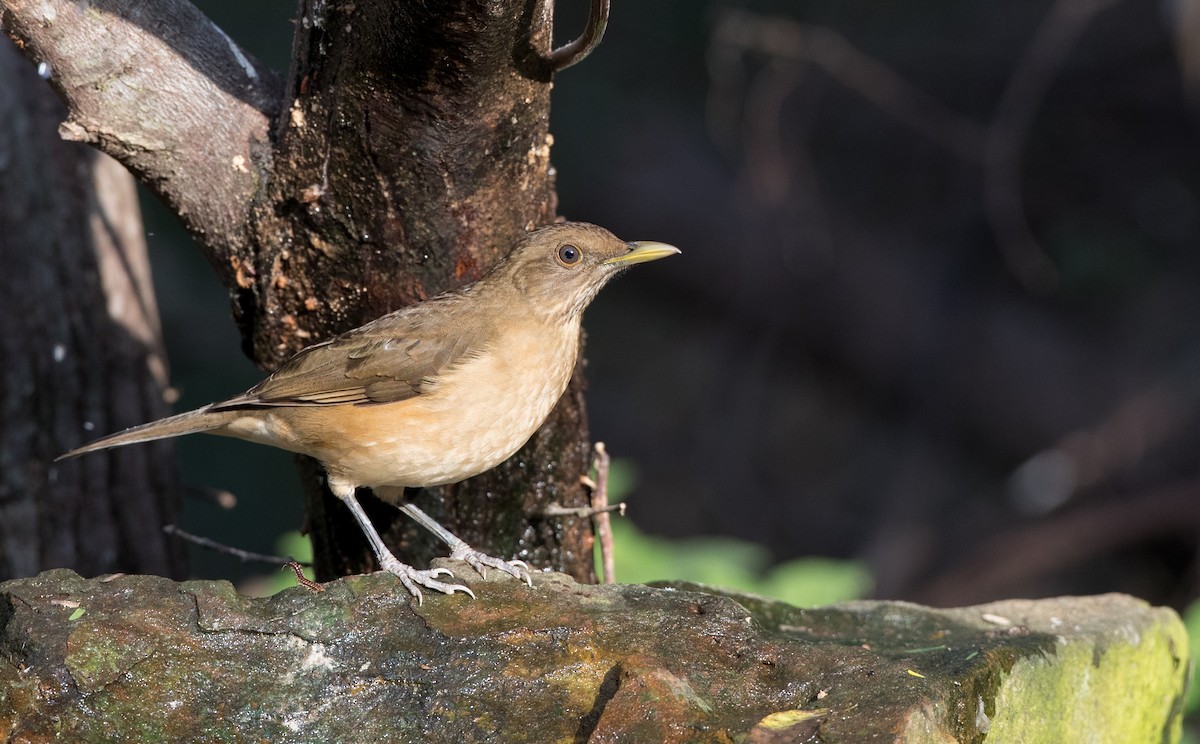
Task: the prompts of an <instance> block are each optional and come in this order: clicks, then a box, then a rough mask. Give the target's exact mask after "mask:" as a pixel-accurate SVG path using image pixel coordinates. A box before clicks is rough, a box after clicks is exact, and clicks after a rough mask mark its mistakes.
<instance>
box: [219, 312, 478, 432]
mask: <svg viewBox="0 0 1200 744" xmlns="http://www.w3.org/2000/svg"><path fill="white" fill-rule="evenodd" d="M460 298H461V295H456V294H450V295H442V296H440V297H437V298H435V299H434V300H430V301H426V302H423V303H421V304H419V305H413V306H411V307H407V308H404V309H402V310H399V311H397V312H395V313H392V314H390V315H385V316H383V317H382V318H379V319H378V320H375V321H372V322H371V323H368V324H367V325H364V326H362V327H361V328H357V329H355V330H353V331H350V332H349V333H346V334H344V335H342V336H339V337H337V338H335V339H332V340H330V341H325V342H323V343H319V344H314V345H312V346H309V347H308V348H306V349H303V350H302V351H300V352H299V353H297V354H296V355H295V356H294V357H292V358H291V359H289V360H288V361H287V362H286V363H285V364H284V365H283V366H282V367H280V368H279V369H278V370H277V371H276V372H275V373H274V374H272V375H271V376H270V377H268V378H267V379H265V380H263V381H262V382H261V383H259V384H258V385H256V386H254V387H253V388H251V389H250V390H247V391H246V392H245V393H243V394H242V395H239V396H237V397H235V398H230V399H229V400H227V401H224V402H222V403H219V404H217V405H216V406H214V408H215V409H218V410H220V409H229V408H243V407H258V406H328V405H347V404H351V405H365V404H371V403H393V402H396V401H401V400H406V399H408V398H412V397H415V396H417V395H420V394H421V392H422V391H423V390H425V389H427V388H428V387H429V384H430V382H432V381H433V380H436V379H437V377H438V376H440V375H441V374H444V373H445V372H446V371H447V370H449V369H453V368H454V367H456V366H457V365H459V364H461V363H462V362H463V361H464V360H465V359H467V358H470V357H471V356H474V355H476V354H478V353H480V352H481V351H482V350H483V348H484V347H485V346H486V339H487V338H488V337H489V335H490V334H489V333H488V328H487V327H486V326H487V324H483V326H484V327H481V324H479V323H465V322H462V321H463V318H462V317H461V315H462V313H461V312H456V311H460V310H461V308H462V307H463V306H464V303H462V302H461V300H460Z"/></svg>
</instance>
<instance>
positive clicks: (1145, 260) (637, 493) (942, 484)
mask: <svg viewBox="0 0 1200 744" xmlns="http://www.w3.org/2000/svg"><path fill="white" fill-rule="evenodd" d="M198 4H199V5H200V6H201V7H202V8H203V9H204V10H205V11H206V12H207V13H208V14H209V15H210V17H212V18H213V20H214V21H215V22H216V23H217V24H218V25H220V26H221V27H222V28H224V29H225V30H226V31H227V32H228V33H229V34H230V35H231V36H232V37H233V38H235V39H236V40H237V41H238V42H240V43H241V44H243V45H244V46H245V47H247V48H248V49H249V50H250V51H252V52H253V53H254V54H256V55H257V56H258V57H260V58H261V59H263V60H265V61H267V62H268V63H270V64H271V65H273V66H274V67H276V68H277V69H280V70H283V69H285V67H286V60H287V57H288V54H289V46H290V41H291V32H292V26H291V22H290V19H291V16H292V14H293V13H294V10H295V2H294V0H270V1H269V2H268V1H266V0H260V2H256V3H249V4H247V3H233V2H225V1H224V0H206V1H202V2H199V3H198ZM558 5H559V8H558V19H557V25H558V38H559V39H560V41H565V40H566V39H569V38H571V37H573V36H575V35H577V34H578V33H579V31H580V30H581V29H582V28H583V24H584V17H585V13H586V6H587V2H586V0H559V1H558ZM1198 96H1200V0H1170V1H1168V2H1160V3H1154V2H1145V1H1138V2H1134V1H1132V0H1129V1H1126V2H1117V1H1114V0H1057V1H1055V0H1021V1H1018V2H1006V3H961V2H937V1H933V0H907V1H906V2H879V0H856V1H854V2H849V1H843V2H834V1H813V2H806V3H799V2H737V1H736V0H730V1H727V2H726V1H723V2H697V1H696V0H654V1H650V0H639V1H638V2H632V1H630V0H614V3H613V9H612V18H611V22H610V24H609V27H608V33H607V35H606V37H605V40H604V43H603V44H602V45H601V46H600V47H599V49H598V50H597V51H596V52H595V53H594V54H593V55H592V56H591V57H590V58H589V59H588V60H586V61H585V62H584V63H582V64H580V65H579V66H577V67H574V68H571V69H569V70H567V71H565V72H563V73H562V74H560V75H559V76H558V78H557V79H556V81H555V90H554V103H553V111H552V119H551V130H552V132H553V134H554V137H555V144H554V148H553V153H552V154H553V160H554V163H555V165H556V167H557V169H558V188H559V195H560V200H561V204H560V212H561V213H562V214H563V215H564V216H566V217H569V218H571V219H581V220H587V221H591V222H597V223H600V224H602V225H605V226H606V227H609V228H610V229H612V230H613V231H614V232H616V233H617V234H618V235H620V236H622V237H624V238H626V239H631V240H632V239H654V240H662V241H666V242H670V243H673V244H675V245H678V246H680V247H681V248H682V249H683V251H684V255H683V256H682V257H681V258H679V259H677V260H673V261H670V262H664V263H663V264H656V265H654V266H652V267H647V268H645V269H640V270H638V271H635V272H630V273H629V274H628V275H627V276H625V277H623V278H622V279H621V280H620V281H619V282H616V283H615V284H614V285H612V286H610V287H609V288H608V289H607V290H605V293H604V295H603V296H602V297H601V298H600V300H599V301H598V302H596V303H595V304H594V305H593V306H592V309H591V310H590V311H589V314H588V317H587V319H586V323H585V325H586V326H587V329H588V336H587V356H588V364H589V366H588V374H589V379H590V383H589V407H590V413H591V421H592V432H593V438H594V439H597V440H602V441H604V442H606V443H607V445H608V450H609V451H610V453H612V454H613V456H614V457H615V458H617V463H616V466H615V472H614V477H615V480H616V484H615V486H616V490H618V491H619V492H620V494H621V495H622V497H623V498H625V499H626V500H627V501H628V505H629V517H628V519H627V520H618V521H619V522H620V525H619V527H620V529H621V530H622V532H621V534H619V535H618V542H617V556H618V576H617V577H618V579H619V580H628V581H640V580H646V579H650V578H685V577H686V578H698V579H701V580H712V581H715V582H716V583H726V584H735V585H739V586H742V587H745V588H752V589H756V590H760V591H768V592H771V593H774V594H776V595H777V596H785V597H787V598H789V599H790V600H791V601H797V602H818V601H832V600H835V599H839V598H846V597H853V596H874V597H881V598H889V599H908V600H914V601H919V602H925V603H930V604H935V605H964V604H971V603H978V602H983V601H988V600H993V599H1000V598H1009V597H1043V596H1051V595H1058V594H1084V593H1098V592H1106V591H1122V592H1128V593H1131V594H1134V595H1137V596H1140V597H1143V598H1145V599H1147V600H1149V601H1151V602H1154V603H1158V604H1168V605H1171V606H1173V607H1176V608H1177V609H1179V610H1181V611H1185V610H1187V608H1188V607H1189V606H1190V605H1191V603H1192V601H1193V600H1194V599H1195V598H1196V597H1197V595H1198V593H1200V573H1198V564H1197V545H1198V537H1200V457H1198V456H1200V416H1198V406H1200V323H1198V320H1200V254H1198V251H1197V249H1198V247H1200V204H1198V197H1200V167H1198V166H1200V152H1198V148H1197V144H1198V142H1200V140H1198V137H1197V133H1198V130H1197V124H1198V121H1197V114H1198V113H1200V105H1198V104H1200V98H1198ZM145 210H146V218H147V226H148V230H149V231H150V232H151V233H152V235H151V238H150V239H151V248H152V251H153V260H154V268H155V272H156V282H157V284H158V288H159V292H160V297H161V300H162V311H163V315H164V326H165V334H166V340H167V344H168V347H169V353H170V359H171V363H172V365H173V379H174V381H175V384H176V386H177V387H178V390H179V392H180V394H181V401H180V406H181V407H192V406H197V405H201V404H203V403H206V402H209V401H211V400H214V399H217V398H221V397H225V396H228V395H230V394H233V393H236V392H239V391H241V390H242V389H243V388H245V387H247V386H248V385H250V384H252V383H253V382H255V381H256V380H257V379H258V378H259V376H260V374H259V372H258V371H257V370H256V369H255V368H254V367H253V366H252V365H251V364H250V363H249V362H248V361H247V360H246V359H245V358H244V357H243V356H242V355H241V353H240V351H239V348H240V340H239V338H238V335H237V332H236V330H235V329H234V326H233V323H232V322H231V321H230V314H229V308H228V301H227V297H226V295H225V292H224V290H223V289H222V288H221V287H220V285H219V284H218V282H217V280H216V278H215V277H214V276H213V274H212V272H211V270H210V269H209V267H208V266H207V265H206V263H205V262H204V260H203V259H202V258H201V256H200V254H199V252H198V251H197V250H195V249H194V248H192V247H190V246H188V245H187V244H186V243H187V238H186V237H185V236H184V235H183V234H182V232H181V230H180V229H179V228H178V226H177V225H176V224H175V223H174V221H173V219H172V218H171V217H170V216H169V215H167V213H166V211H165V210H164V209H163V208H162V207H161V206H159V205H158V204H156V203H154V202H153V201H152V200H147V201H146V202H145ZM179 449H180V452H181V458H182V462H183V464H184V475H185V480H186V481H187V482H188V483H189V484H190V485H191V486H194V487H195V488H196V489H199V490H203V489H225V490H228V491H230V492H232V493H233V494H235V495H236V496H237V498H238V503H237V507H236V508H235V509H233V510H223V509H221V508H220V507H218V506H216V505H214V504H213V503H210V502H209V501H206V500H205V499H202V498H197V499H191V500H189V503H188V508H187V513H186V522H185V524H184V527H185V528H186V529H188V530H190V531H192V532H197V533H200V534H204V535H207V536H209V537H213V538H216V539H219V540H220V541H222V542H225V543H229V544H233V545H236V546H238V547H241V548H246V549H251V550H259V551H263V552H274V551H275V550H276V549H284V550H288V551H293V552H294V551H296V550H298V549H297V548H296V547H295V545H294V543H287V545H285V547H284V548H277V543H278V541H279V540H280V537H281V535H285V534H287V533H290V532H294V531H295V530H297V529H298V528H299V527H301V525H302V521H303V514H302V509H301V505H300V500H299V497H298V493H299V489H298V485H297V482H296V481H297V478H296V475H295V473H294V472H293V470H292V467H291V457H290V456H289V455H287V454H286V453H282V452H278V451H274V450H270V449H268V448H264V447H255V446H252V445H247V444H244V443H239V442H233V441H226V440H221V439H217V438H203V437H193V438H190V439H186V440H183V441H181V442H180V444H179ZM199 490H198V492H199ZM194 559H195V560H194V567H195V571H196V573H197V575H200V576H212V577H223V578H239V577H240V578H245V577H247V576H250V575H251V574H255V573H263V572H265V571H268V570H269V569H263V568H262V567H260V566H242V565H240V564H238V563H236V562H235V561H233V560H232V559H229V558H224V557H219V556H214V555H212V554H211V553H204V552H197V553H195V554H194ZM799 586H803V587H805V588H804V591H802V592H801V591H799V590H797V589H796V587H799ZM806 592H807V593H806ZM1190 616H1194V613H1191V614H1190ZM1197 624H1200V623H1193V625H1197Z"/></svg>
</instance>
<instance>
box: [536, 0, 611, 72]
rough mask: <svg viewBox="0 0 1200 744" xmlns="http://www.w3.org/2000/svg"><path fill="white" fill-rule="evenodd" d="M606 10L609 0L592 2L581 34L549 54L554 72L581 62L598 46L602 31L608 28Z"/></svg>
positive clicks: (602, 34)
mask: <svg viewBox="0 0 1200 744" xmlns="http://www.w3.org/2000/svg"><path fill="white" fill-rule="evenodd" d="M608 10H609V0H592V6H591V9H590V10H589V11H588V22H587V26H586V27H585V28H584V29H583V34H581V35H580V36H579V38H578V39H575V40H574V41H572V42H570V43H569V44H564V45H563V46H560V47H559V48H558V49H555V50H554V51H553V52H551V53H550V66H551V67H552V68H553V69H554V71H555V72H558V71H560V70H565V69H567V68H568V67H570V66H571V65H574V64H578V63H579V62H582V61H583V60H584V59H585V58H586V57H587V56H588V55H589V54H591V53H592V50H593V49H595V48H596V47H598V46H599V45H600V40H601V39H603V38H604V29H606V28H608Z"/></svg>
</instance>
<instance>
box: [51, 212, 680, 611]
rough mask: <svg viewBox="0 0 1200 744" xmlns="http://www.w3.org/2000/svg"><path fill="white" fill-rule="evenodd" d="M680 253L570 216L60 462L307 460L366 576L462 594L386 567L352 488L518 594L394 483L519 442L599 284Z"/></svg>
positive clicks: (416, 591)
mask: <svg viewBox="0 0 1200 744" xmlns="http://www.w3.org/2000/svg"><path fill="white" fill-rule="evenodd" d="M678 253H680V250H679V249H678V248H676V247H674V246H672V245H668V244H666V243H659V242H653V241H642V242H625V241H622V240H620V239H619V238H617V237H616V236H615V235H613V234H612V233H611V232H609V231H608V230H606V229H604V228H602V227H598V226H596V225H591V224H587V223H583V222H561V223H556V224H552V225H548V226H545V227H541V228H538V229H534V230H532V231H530V232H528V233H526V234H525V235H524V237H523V238H522V239H521V240H520V241H518V242H517V244H516V245H515V247H513V249H512V250H511V252H509V253H508V255H507V256H506V257H505V258H503V259H501V260H500V261H499V262H498V263H497V264H496V265H495V266H494V267H493V268H492V269H491V270H490V271H489V272H487V273H486V274H485V275H484V276H482V277H481V278H479V279H478V280H476V281H474V282H471V283H469V284H465V285H463V286H461V287H458V288H457V289H452V290H450V291H447V292H444V293H442V294H439V295H436V296H434V297H431V298H429V299H427V300H424V301H421V302H418V303H416V304H413V305H409V306H406V307H403V308H401V309H399V310H396V311H394V312H391V313H389V314H387V315H384V316H382V317H380V318H377V319H375V320H373V321H371V322H369V323H367V324H365V325H362V326H360V327H358V328H355V329H353V330H350V331H347V332H345V333H343V334H341V335H339V336H336V337H334V338H332V339H329V340H327V341H323V342H320V343H316V344H313V345H311V346H308V347H306V348H304V349H302V350H300V351H299V352H297V353H296V354H295V356H293V357H291V359H289V360H288V361H287V362H285V363H284V364H283V365H282V366H280V367H279V369H277V370H276V371H275V372H274V373H272V374H271V375H270V376H269V377H267V378H266V379H264V380H263V381H261V382H260V383H258V384H257V385H255V386H254V387H252V388H250V389H249V390H247V391H246V392H244V393H242V394H240V395H235V396H234V397H232V398H229V399H227V400H223V401H220V402H217V403H210V404H209V405H206V406H203V407H201V408H198V409H195V410H193V411H188V412H186V413H180V414H176V415H174V416H169V417H167V418H163V419H159V420H157V421H152V422H150V423H146V424H141V425H139V426H134V427H132V428H130V429H126V430H125V431H122V432H118V433H115V434H111V435H109V436H106V437H102V438H100V439H97V440H95V441H93V442H91V443H88V444H85V445H83V446H81V447H78V448H75V449H72V450H71V451H69V452H67V453H65V454H63V455H61V456H59V457H58V458H57V459H58V460H62V459H65V458H71V457H78V456H80V455H84V454H87V453H89V452H95V451H98V450H104V449H108V448H110V447H120V446H124V445H129V444H135V443H139V442H148V441H152V440H157V439H165V438H169V437H177V436H182V435H184V434H193V433H200V432H204V433H208V434H216V435H221V436H228V437H236V438H239V439H244V440H248V441H251V442H256V443H260V444H267V445H271V446H274V447H279V448H281V449H284V450H289V451H291V452H297V453H300V454H303V455H308V456H310V457H313V458H315V459H317V460H318V461H320V462H321V464H322V465H323V466H324V468H325V473H326V482H327V485H328V486H329V490H330V491H331V492H332V493H333V494H334V495H335V496H337V497H338V498H339V499H340V500H341V501H342V502H343V503H344V504H345V505H346V506H347V508H349V510H350V513H351V514H352V515H353V516H354V519H355V521H356V522H357V523H358V526H359V527H360V528H361V530H362V532H363V534H364V535H365V536H366V538H367V541H368V543H369V544H370V546H371V549H372V551H373V552H374V554H375V557H376V559H377V560H378V562H379V565H380V567H381V568H382V569H383V570H385V571H387V572H389V573H391V574H393V575H395V576H396V577H397V578H398V579H399V580H400V582H401V583H402V584H403V586H404V588H405V589H406V590H407V591H408V592H409V593H410V594H411V595H412V596H413V597H415V599H416V601H417V602H418V603H420V602H421V601H422V600H423V595H422V592H421V588H422V587H423V588H425V589H430V590H435V591H439V592H443V593H445V594H453V593H454V592H463V593H465V594H468V595H470V596H471V597H472V598H474V596H475V595H474V593H473V592H472V591H471V590H470V588H468V587H466V586H465V585H463V584H459V583H452V582H449V581H441V580H440V579H442V578H453V576H454V575H453V573H452V572H450V571H449V570H448V569H445V568H431V569H426V570H418V569H416V568H414V567H413V566H410V565H408V564H406V563H403V562H401V561H400V560H399V559H397V558H396V557H395V556H394V555H393V554H392V552H391V551H390V550H389V549H388V547H387V546H386V545H385V544H384V542H383V539H382V538H381V537H380V536H379V533H378V531H377V530H376V529H375V527H374V526H373V525H372V524H371V521H370V519H369V518H368V517H367V515H366V512H364V511H363V508H362V506H361V504H360V503H359V501H358V499H357V497H356V495H355V490H356V489H357V488H359V487H367V488H370V489H372V491H374V493H375V494H376V496H378V497H379V498H381V499H382V500H384V501H386V502H388V503H391V504H393V505H395V506H397V507H398V508H399V509H400V510H401V511H403V512H404V513H405V514H407V515H408V516H409V517H411V518H412V519H414V520H415V521H416V522H417V523H418V524H420V525H422V526H423V527H425V528H426V529H428V530H430V531H431V532H432V533H433V534H434V535H435V536H437V537H438V538H439V539H440V540H441V541H442V542H444V543H446V544H447V546H449V548H450V557H451V558H453V559H457V560H463V561H466V562H467V563H468V565H470V566H471V567H473V568H474V569H475V570H476V571H477V572H478V573H480V574H481V575H482V574H484V572H485V571H486V569H487V568H495V569H498V570H501V571H503V572H505V573H507V574H510V575H512V576H514V577H516V578H517V579H520V580H523V581H525V582H526V583H529V584H530V585H531V586H532V578H531V576H530V572H529V566H528V565H527V564H525V563H524V562H523V561H519V560H512V561H505V560H502V559H500V558H495V557H492V556H489V555H487V554H485V553H482V552H480V551H477V550H475V549H474V548H472V547H471V546H469V545H468V544H467V543H466V542H464V541H463V540H461V539H460V538H458V537H457V536H456V535H454V534H453V533H451V532H450V531H449V530H447V529H445V528H444V527H442V525H440V524H438V522H437V521H435V520H434V519H433V518H431V517H430V516H429V515H427V514H426V513H425V512H423V511H422V510H420V509H419V508H417V507H416V506H415V505H413V504H411V503H409V502H407V501H405V500H404V489H405V488H412V487H432V486H440V485H445V484H449V483H457V482H459V481H462V480H466V479H467V478H470V477H472V476H475V475H478V474H480V473H482V472H484V471H486V470H490V469H491V468H493V467H495V466H496V465H499V464H500V463H501V462H503V461H505V460H507V459H508V458H509V457H511V456H512V455H513V454H514V453H516V451H517V450H518V449H520V448H521V446H522V445H524V444H525V443H526V442H527V441H528V440H529V438H530V437H532V436H533V434H534V432H535V431H537V429H538V428H539V427H540V426H541V425H542V423H543V422H544V421H545V420H546V417H547V416H548V415H549V414H550V411H551V409H552V408H553V407H554V405H555V404H556V403H557V402H558V400H559V398H561V397H562V395H563V393H564V392H565V390H566V388H567V383H568V382H569V381H570V379H571V375H572V372H573V370H574V368H575V363H576V359H577V357H578V354H579V336H580V328H581V322H582V316H583V312H584V310H585V309H586V308H587V306H588V305H589V304H590V303H591V301H592V300H593V298H595V296H596V294H597V293H598V292H599V291H600V289H601V288H603V287H604V285H605V284H607V283H608V282H609V281H610V280H611V279H612V278H613V277H615V276H617V275H618V274H620V273H622V272H623V271H624V270H625V269H627V268H629V267H630V266H633V265H635V264H639V263H645V262H647V261H655V260H658V259H661V258H665V257H667V256H672V255H675V254H678Z"/></svg>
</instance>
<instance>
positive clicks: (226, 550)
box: [163, 524, 309, 566]
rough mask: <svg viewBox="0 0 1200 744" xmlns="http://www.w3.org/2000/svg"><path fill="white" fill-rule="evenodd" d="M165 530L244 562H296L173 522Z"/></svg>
mask: <svg viewBox="0 0 1200 744" xmlns="http://www.w3.org/2000/svg"><path fill="white" fill-rule="evenodd" d="M163 532H165V533H167V534H168V535H174V536H175V537H178V538H179V539H181V540H186V541H187V542H190V543H192V544H193V545H199V546H200V547H202V548H208V549H209V550H212V551H215V552H217V553H221V554H223V555H231V556H233V557H234V558H237V559H238V560H240V561H242V562H243V563H249V562H251V561H256V562H258V563H271V564H274V565H277V566H286V565H288V564H289V563H293V562H294V561H292V559H291V558H280V557H279V556H277V555H267V554H265V553H254V552H252V551H249V550H242V549H241V548H235V547H232V546H230V545H225V544H224V543H219V542H217V541H216V540H211V539H209V538H207V537H201V536H199V535H193V534H192V533H190V532H186V531H184V530H181V529H179V528H178V527H176V526H175V525H173V524H168V525H166V526H164V527H163ZM300 565H302V566H307V565H309V564H307V563H301V564H300Z"/></svg>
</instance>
